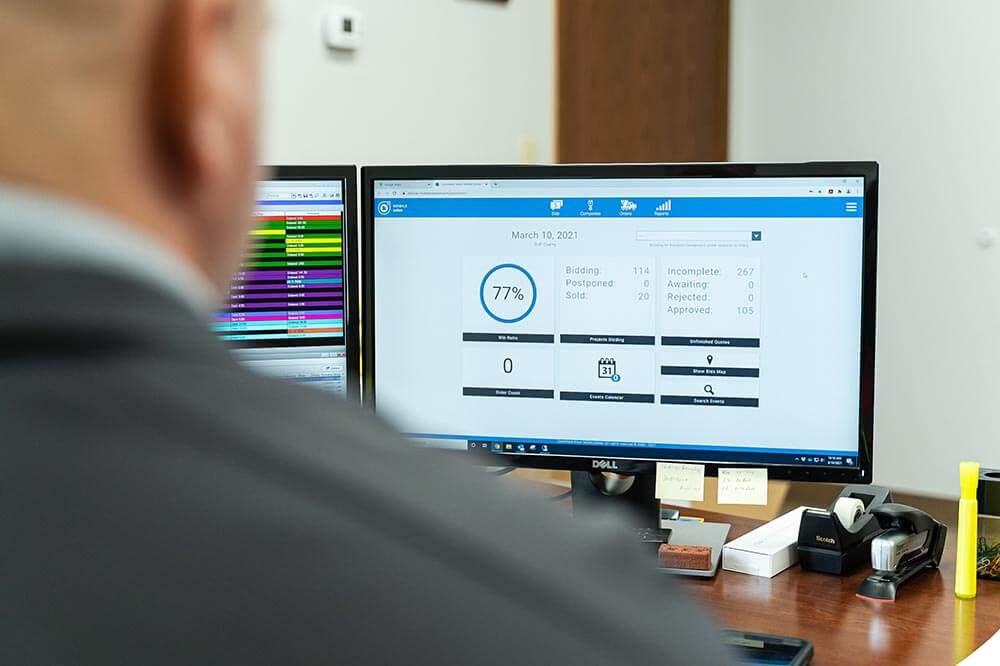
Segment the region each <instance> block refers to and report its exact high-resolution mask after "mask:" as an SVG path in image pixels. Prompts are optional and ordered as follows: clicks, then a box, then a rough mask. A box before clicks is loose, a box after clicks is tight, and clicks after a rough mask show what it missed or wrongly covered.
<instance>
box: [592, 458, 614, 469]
mask: <svg viewBox="0 0 1000 666" xmlns="http://www.w3.org/2000/svg"><path fill="white" fill-rule="evenodd" d="M594 469H618V463H617V462H615V461H614V460H595V461H594Z"/></svg>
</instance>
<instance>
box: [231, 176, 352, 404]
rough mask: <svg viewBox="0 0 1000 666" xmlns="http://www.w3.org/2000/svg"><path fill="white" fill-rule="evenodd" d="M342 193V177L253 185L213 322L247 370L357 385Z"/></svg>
mask: <svg viewBox="0 0 1000 666" xmlns="http://www.w3.org/2000/svg"><path fill="white" fill-rule="evenodd" d="M281 175H282V170H279V171H278V178H280V177H281ZM346 189H347V181H346V180H344V179H327V180H319V179H316V180H305V179H302V178H301V176H300V178H298V179H275V180H268V181H264V182H261V183H259V184H258V195H257V206H256V219H255V220H254V225H253V227H252V229H251V231H250V242H249V248H248V252H247V255H246V256H245V258H244V261H243V263H242V265H241V266H240V270H239V272H237V273H236V274H235V275H234V277H233V282H232V285H231V288H230V291H229V299H228V302H227V304H226V306H225V309H224V310H222V311H220V312H218V313H217V314H216V315H215V322H214V323H215V330H216V332H217V333H218V335H219V336H220V337H221V338H222V339H223V340H224V341H226V342H227V343H228V344H229V345H230V346H231V347H232V348H233V351H234V353H235V354H236V355H237V357H238V359H239V360H240V361H242V362H243V363H244V364H245V365H246V366H248V367H250V368H251V369H254V370H256V371H259V372H262V373H264V374H268V375H273V376H276V377H281V378H284V379H290V380H293V381H295V382H299V383H302V384H305V385H308V386H311V387H315V388H317V389H320V390H324V391H329V392H331V393H334V394H337V395H340V396H347V395H348V394H349V393H350V389H351V387H352V380H355V381H356V380H357V378H356V377H354V375H355V374H356V365H355V363H352V361H353V360H354V359H352V358H351V355H350V353H349V349H348V346H349V345H348V339H349V333H350V331H349V320H350V318H349V317H348V314H349V310H350V309H351V307H352V305H353V304H352V303H350V294H351V290H350V288H349V286H350V281H349V280H348V275H349V273H350V272H351V266H350V265H349V262H348V261H347V257H348V256H349V254H350V253H349V252H348V251H347V250H348V243H349V239H350V238H353V234H348V233H347V230H348V228H349V224H350V223H349V220H350V219H351V218H352V216H351V215H350V214H349V209H348V206H347V201H348V197H346V196H345V195H346V194H347V192H346Z"/></svg>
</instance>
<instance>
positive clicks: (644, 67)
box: [557, 0, 729, 163]
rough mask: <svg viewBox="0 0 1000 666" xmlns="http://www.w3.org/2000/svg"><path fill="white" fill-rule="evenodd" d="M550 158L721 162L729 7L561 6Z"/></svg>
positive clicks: (697, 2)
mask: <svg viewBox="0 0 1000 666" xmlns="http://www.w3.org/2000/svg"><path fill="white" fill-rule="evenodd" d="M557 32H558V47H557V48H558V55H557V67H558V74H557V78H558V84H557V91H558V102H557V107H558V111H557V132H558V137H557V159H558V160H559V161H560V162H564V163H582V162H690V161H699V162H709V161H724V160H725V159H726V139H727V134H728V127H727V124H728V113H727V112H728V60H729V0H559V3H558V18H557Z"/></svg>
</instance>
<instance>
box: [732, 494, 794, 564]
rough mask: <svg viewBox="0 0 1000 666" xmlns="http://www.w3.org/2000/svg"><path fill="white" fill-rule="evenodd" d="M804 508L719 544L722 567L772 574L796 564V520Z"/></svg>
mask: <svg viewBox="0 0 1000 666" xmlns="http://www.w3.org/2000/svg"><path fill="white" fill-rule="evenodd" d="M808 508H809V507H805V506H800V507H799V508H797V509H793V510H792V511H789V512H788V513H786V514H785V515H783V516H778V517H777V518H775V519H774V520H772V521H771V522H769V523H766V524H764V525H761V526H760V527H758V528H757V529H755V530H751V531H750V532H747V533H746V534H744V535H743V536H741V537H739V538H738V539H733V540H732V541H730V542H729V543H727V544H726V545H725V546H723V548H722V568H723V569H725V570H726V571H736V572H738V573H745V574H750V575H751V576H764V577H765V578H773V577H774V576H776V575H777V574H779V573H781V572H782V571H784V570H785V569H787V568H788V567H790V566H792V565H794V564H798V561H799V550H798V544H799V523H801V522H802V513H803V512H804V511H805V510H806V509H808Z"/></svg>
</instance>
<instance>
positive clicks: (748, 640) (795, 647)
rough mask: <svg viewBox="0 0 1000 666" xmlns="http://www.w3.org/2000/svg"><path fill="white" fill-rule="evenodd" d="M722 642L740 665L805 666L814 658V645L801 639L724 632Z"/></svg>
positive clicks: (743, 632)
mask: <svg viewBox="0 0 1000 666" xmlns="http://www.w3.org/2000/svg"><path fill="white" fill-rule="evenodd" d="M722 640H723V642H725V644H726V645H728V646H729V648H730V649H731V650H732V651H733V652H734V653H735V655H736V659H737V663H740V664H773V665H775V666H779V665H780V666H805V664H808V663H809V662H811V661H812V658H813V646H812V643H810V642H809V641H807V640H803V639H801V638H790V637H788V636H770V635H768V634H752V633H747V632H745V631H723V632H722Z"/></svg>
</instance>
